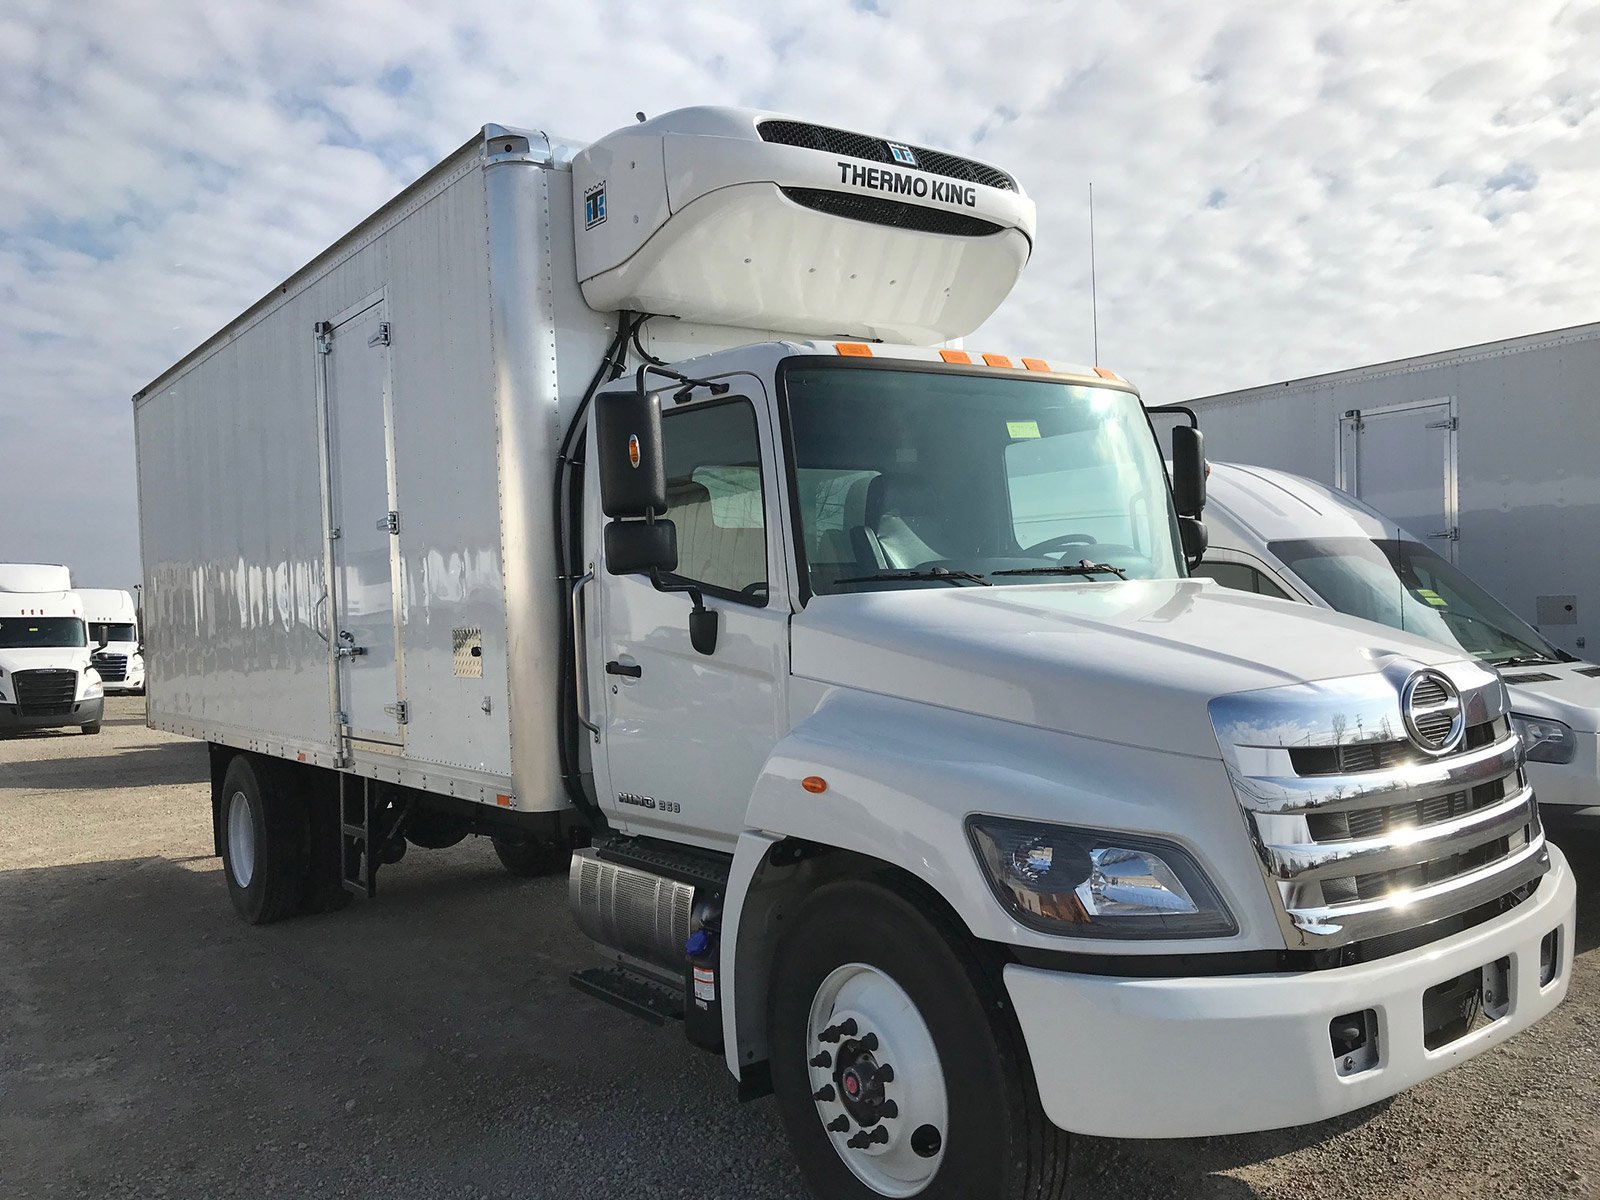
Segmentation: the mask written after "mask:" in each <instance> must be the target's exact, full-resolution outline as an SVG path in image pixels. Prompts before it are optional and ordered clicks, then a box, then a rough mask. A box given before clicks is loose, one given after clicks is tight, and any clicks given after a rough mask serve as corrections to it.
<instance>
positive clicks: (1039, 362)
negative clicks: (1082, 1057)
mask: <svg viewBox="0 0 1600 1200" xmlns="http://www.w3.org/2000/svg"><path fill="white" fill-rule="evenodd" d="M1022 365H1023V366H1025V367H1027V368H1028V370H1030V371H1048V370H1049V369H1050V364H1049V363H1047V362H1045V360H1044V359H1042V358H1025V359H1023V360H1022Z"/></svg>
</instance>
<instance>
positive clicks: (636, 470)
mask: <svg viewBox="0 0 1600 1200" xmlns="http://www.w3.org/2000/svg"><path fill="white" fill-rule="evenodd" d="M594 405H595V407H594V431H595V457H596V459H597V461H598V462H599V464H600V507H601V509H602V511H604V513H605V515H606V516H608V517H626V518H633V519H638V518H641V517H645V518H648V517H654V516H658V515H661V514H664V513H665V512H666V511H667V462H666V455H665V453H664V452H663V450H662V445H661V397H660V396H659V395H658V394H656V393H654V392H645V391H644V390H643V389H642V388H641V389H639V390H638V391H636V392H610V393H606V394H602V395H600V396H597V397H595V402H594Z"/></svg>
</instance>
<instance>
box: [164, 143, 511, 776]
mask: <svg viewBox="0 0 1600 1200" xmlns="http://www.w3.org/2000/svg"><path fill="white" fill-rule="evenodd" d="M477 164H478V156H477V153H476V144H474V146H473V150H472V151H471V152H470V153H469V152H467V151H466V150H464V151H463V152H462V153H460V154H458V155H456V156H453V158H452V159H451V160H447V162H446V163H445V164H443V165H442V166H441V168H440V169H439V170H438V171H437V172H435V175H434V180H433V184H432V186H431V187H427V188H422V189H416V188H414V189H411V191H410V193H409V194H408V196H407V197H404V198H402V199H404V200H406V201H407V202H408V203H407V204H406V205H403V206H401V207H398V208H396V209H394V211H390V210H385V211H384V212H383V213H380V214H379V215H378V217H376V218H374V220H373V221H371V222H369V223H368V225H367V226H364V227H363V228H361V229H358V230H357V231H356V233H354V234H353V235H352V236H351V237H350V238H348V239H346V240H345V241H344V242H342V243H340V245H339V246H337V247H335V249H334V251H332V252H331V253H330V256H327V257H326V260H325V261H321V260H319V262H317V263H314V264H313V265H312V267H311V268H308V270H307V271H305V272H302V273H301V275H300V276H297V277H295V279H293V280H291V282H290V283H289V284H288V285H287V287H286V290H285V291H284V292H283V293H282V298H281V300H280V299H269V301H268V302H266V303H265V304H263V305H258V306H257V308H256V309H255V310H252V312H251V313H249V314H247V316H246V318H244V319H243V320H242V321H241V322H239V323H238V327H237V328H236V329H233V330H232V331H230V332H229V333H228V334H227V335H226V336H224V337H222V338H220V339H218V340H217V341H216V344H215V345H213V346H210V347H207V348H206V349H205V350H204V351H203V352H202V353H200V354H199V355H197V356H193V357H192V359H191V360H190V361H188V362H186V363H185V364H182V365H180V367H179V368H177V369H175V371H174V372H173V373H171V374H169V376H167V377H165V378H163V379H162V380H160V381H158V383H157V384H156V385H154V386H152V387H151V388H150V389H149V390H148V391H147V393H146V394H145V395H144V397H143V398H142V399H141V400H140V401H139V403H138V410H137V421H136V425H137V433H138V441H139V488H140V499H141V511H142V513H143V514H144V522H143V529H142V538H143V554H144V562H145V580H146V584H147V587H146V593H145V607H146V611H147V616H148V623H149V626H150V631H149V640H148V646H149V663H150V683H149V696H150V719H151V721H152V723H154V724H156V725H157V726H159V727H162V728H170V729H175V730H178V731H181V732H186V733H191V734H196V735H198V736H207V735H208V734H211V735H216V734H219V733H220V734H228V733H237V734H238V735H240V736H241V737H247V738H251V739H254V740H256V741H259V740H261V739H262V738H263V736H265V737H266V738H268V739H273V738H277V739H282V740H283V741H284V742H286V743H293V744H298V745H301V746H306V747H315V748H319V749H320V750H321V751H323V752H326V753H327V754H329V755H330V756H331V754H332V752H333V749H334V744H333V719H332V714H331V711H330V706H329V686H328V655H329V651H328V648H327V645H326V644H325V642H324V640H323V638H322V636H320V634H319V631H324V632H325V631H326V629H327V626H328V620H329V618H328V613H327V608H326V605H327V600H326V599H325V597H326V588H325V576H324V565H323V564H324V553H323V552H324V542H323V508H322V506H323V503H324V501H323V494H322V486H321V475H320V464H319V459H320V446H319V427H318V414H317V388H318V374H319V371H320V370H321V363H320V362H319V358H320V356H319V355H318V353H317V351H316V343H315V338H314V334H313V328H314V326H315V324H316V323H317V322H319V321H328V320H332V319H334V318H336V317H337V316H339V315H340V314H341V313H345V312H347V311H349V310H351V309H352V308H355V307H358V306H359V305H360V304H361V303H362V302H364V301H366V300H368V299H370V298H373V297H375V296H378V295H380V294H381V296H382V299H383V301H384V306H385V309H384V317H385V319H386V320H388V321H389V322H390V330H391V332H390V336H391V342H390V347H389V354H390V355H391V363H390V381H391V389H392V411H393V428H392V437H393V446H394V470H395V475H396V490H397V493H398V506H399V512H400V514H401V532H400V534H399V547H400V555H401V563H402V569H401V587H400V589H399V590H400V595H399V596H398V597H397V598H396V602H397V606H398V609H399V613H400V618H399V619H400V624H401V634H400V642H401V655H402V660H403V664H404V676H405V679H404V690H405V692H406V695H405V697H404V699H405V701H406V703H407V705H408V707H409V710H410V711H409V714H408V721H407V724H406V738H405V740H406V745H405V751H404V758H405V759H406V760H408V761H410V762H413V763H418V764H427V763H439V764H446V765H448V766H450V767H455V768H459V769H461V771H464V772H470V773H471V774H472V775H477V776H484V777H486V782H487V784H488V785H489V787H490V791H491V792H492V790H493V787H494V786H499V787H501V788H502V789H504V788H506V787H507V786H508V784H507V782H506V781H507V780H508V779H509V775H510V769H511V766H510V748H509V726H508V722H509V717H510V714H509V711H508V707H507V704H506V671H505V645H506V627H505V597H504V591H503V587H502V578H501V575H502V572H501V562H500V525H499V495H498V483H497V480H498V474H497V466H496V452H497V439H496V421H495V413H494V407H493V365H492V363H493V358H492V346H491V342H490V320H489V286H488V244H487V239H488V231H487V217H486V211H485V198H484V185H483V174H482V171H481V169H479V167H478V165H477ZM373 516H381V514H362V516H361V519H363V520H367V521H369V522H370V520H371V519H372V517H373ZM351 519H352V520H354V519H355V517H354V516H353V515H352V517H351ZM458 629H459V630H474V631H477V632H478V633H479V634H480V636H481V638H482V647H481V655H480V656H475V657H476V669H477V670H480V671H481V676H479V675H475V674H471V673H468V674H467V675H466V676H462V675H461V674H460V673H459V672H458V670H457V663H456V659H455V654H454V650H455V646H454V645H453V634H454V631H455V630H458ZM318 757H320V755H319V756H318ZM453 773H455V774H459V772H453ZM452 790H454V789H452ZM489 798H490V799H491V800H492V795H491V796H490V797H489Z"/></svg>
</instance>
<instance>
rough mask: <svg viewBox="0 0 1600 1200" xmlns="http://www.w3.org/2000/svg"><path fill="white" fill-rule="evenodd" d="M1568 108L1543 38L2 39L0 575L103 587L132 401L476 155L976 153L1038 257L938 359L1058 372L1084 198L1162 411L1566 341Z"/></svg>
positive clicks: (650, 8) (123, 498)
mask: <svg viewBox="0 0 1600 1200" xmlns="http://www.w3.org/2000/svg"><path fill="white" fill-rule="evenodd" d="M874 10H875V11H874ZM980 11H981V17H978V16H975V14H977V13H979V12H980ZM1597 96H1600V11H1597V9H1596V7H1595V6H1594V5H1591V4H1576V3H1570V4H1569V3H1562V2H1561V0H1528V2H1525V3H1522V4H1518V5H1470V6H1466V5H1459V4H1445V3H1436V2H1433V0H1410V2H1408V3H1402V2H1388V0H1353V2H1352V3H1349V4H1343V5H1338V6H1331V7H1330V6H1326V5H1316V4H1311V3H1300V2H1294V0H1282V2H1279V0H1274V2H1272V3H1245V2H1239V3H1232V4H1221V3H1219V4H1209V5H1195V4H1189V3H1180V2H1177V0H1168V2H1165V3H1137V4H1135V3H1125V4H1113V3H1106V2H1088V0H1084V2H1077V3H1024V2H1022V0H990V2H989V3H987V4H985V5H983V6H982V7H981V10H980V9H976V8H974V7H973V6H970V5H954V4H949V3H947V2H942V0H926V2H891V0H879V2H878V3H877V4H876V5H872V4H861V3H857V4H851V3H848V2H846V0H793V2H792V3H787V4H785V5H782V6H763V5H750V4H740V3H735V2H734V0H705V2H702V3H696V4H676V5H673V4H660V3H656V4H646V3H622V2H620V0H608V2H599V3H590V4H554V3H546V4H540V5H519V4H511V3H478V4H463V3H443V2H439V3H431V2H430V3H423V2H411V3H405V4H400V3H395V2H392V0H387V2H384V3H377V2H376V0H367V2H355V3H343V4H328V5H314V4H308V3H304V2H282V0H231V2H230V3H228V4H225V5H218V4H203V3H198V2H196V0H190V2H187V3H180V2H177V0H162V2H159V3H154V2H152V3H139V2H136V0H96V2H93V3H87V2H86V3H79V4H59V3H53V2H51V0H12V2H11V3H10V4H8V5H7V6H6V7H5V9H4V11H3V12H0V130H3V131H4V132H3V134H0V428H3V429H4V430H5V439H4V440H5V445H6V447H7V451H8V453H7V454H6V455H5V456H4V457H5V462H6V464H7V465H6V469H5V470H4V471H3V472H0V511H3V512H5V513H7V514H8V519H7V521H6V523H5V525H4V526H0V530H3V531H4V532H3V533H0V557H22V558H28V557H46V558H60V557H65V558H67V559H68V560H69V561H71V562H72V563H73V564H74V566H75V567H76V568H77V570H78V573H79V576H80V577H81V578H83V579H85V580H86V581H92V582H99V581H106V582H113V583H117V582H121V583H126V582H131V581H132V579H133V578H134V577H135V576H136V574H137V544H136V526H135V519H134V514H133V471H132V462H131V445H132V421H131V414H130V412H129V405H128V402H127V397H128V395H129V394H130V393H131V392H132V391H133V390H134V389H135V388H137V387H138V386H140V385H142V384H143V383H144V382H146V381H147V380H148V379H149V378H150V377H151V376H152V375H154V374H155V373H156V372H157V371H158V370H160V369H161V368H162V367H163V366H164V365H166V364H167V363H168V362H170V361H171V360H173V359H174V358H176V357H177V356H178V355H179V354H181V353H183V352H184V351H186V350H187V349H188V348H190V347H191V346H192V345H194V344H195V343H197V342H198V341H199V340H201V339H202V338H203V337H205V336H206V335H207V334H208V333H209V332H211V330H213V329H214V328H216V327H217V326H218V325H220V324H221V323H222V322H224V321H225V320H227V319H228V318H229V317H231V316H232V315H233V314H234V313H235V312H237V311H239V310H240V309H242V308H243V307H244V306H245V305H247V304H249V303H251V302H252V301H253V300H255V299H256V298H257V297H258V296H260V295H261V294H262V293H264V292H265V291H266V290H267V288H269V287H270V286H272V285H273V284H274V283H276V282H277V281H278V280H279V279H281V278H282V277H284V276H285V275H287V274H288V273H289V272H290V271H292V270H293V269H294V268H295V267H297V266H299V265H300V264H301V263H302V262H303V261H305V260H306V259H307V258H309V257H310V256H311V255H312V254H314V253H315V252H316V251H317V250H318V249H320V248H321V247H322V246H323V245H325V244H326V243H327V242H328V241H330V240H331V239H332V238H334V237H336V236H337V235H338V234H339V233H341V232H342V231H343V230H345V229H346V228H348V227H349V226H350V225H351V224H353V223H354V222H355V221H356V220H358V219H359V218H360V217H361V216H363V215H364V214H365V213H366V212H368V211H370V210H371V209H373V208H374V207H376V206H377V205H378V204H379V203H380V202H381V201H382V200H383V199H384V198H385V197H386V196H388V195H389V194H392V193H393V192H394V191H395V190H397V189H398V188H399V187H401V186H403V185H404V184H405V183H406V182H407V181H408V180H409V179H410V178H412V177H414V176H415V175H416V174H418V173H420V172H421V171H422V170H423V169H424V168H425V167H426V166H427V165H429V163H430V162H431V161H433V160H434V159H436V158H437V157H439V156H441V155H442V154H444V153H445V152H447V151H448V150H449V149H451V148H452V147H454V146H455V145H457V144H459V143H460V142H461V141H462V140H463V139H464V138H465V137H467V136H468V135H469V134H470V133H471V132H472V130H474V129H475V128H477V127H478V126H480V125H482V124H483V123H484V122H486V121H503V122H507V123H511V124H524V125H535V126H541V127H546V128H550V129H553V130H556V131H559V132H563V133H567V134H569V135H570V136H574V137H582V138H589V137H595V136H598V135H599V134H601V133H604V132H605V131H606V130H608V129H610V128H614V127H616V126H618V125H621V124H626V123H627V122H628V121H630V120H631V118H632V114H633V112H634V110H636V109H643V110H645V111H647V112H650V113H657V112H661V111H663V110H665V109H668V108H672V107H677V106H680V105H684V104H694V103H708V102H710V103H733V104H751V105H756V106H761V107H768V108H775V109H780V110H787V111H791V112H794V113H796V114H797V115H801V116H805V117H808V118H811V119H815V120H820V121H825V122H830V123H835V124H840V125H845V126H847V127H854V128H860V129H865V130H871V131H881V132H884V133H887V134H892V135H894V136H898V137H904V138H906V139H908V140H912V141H918V142H922V143H924V144H933V145H945V146H949V147H951V148H953V149H957V150H963V149H964V150H970V151H973V152H975V153H978V154H980V155H981V156H983V157H985V158H989V159H992V160H993V161H996V162H998V163H1001V164H1002V165H1004V166H1006V167H1008V168H1009V169H1012V170H1014V171H1015V172H1016V173H1017V174H1018V176H1019V177H1020V178H1021V179H1022V181H1023V183H1024V185H1025V186H1026V187H1027V188H1028V189H1029V191H1030V192H1031V193H1032V194H1033V195H1034V196H1035V197H1036V199H1037V200H1038V201H1039V205H1040V222H1039V224H1040V237H1039V243H1038V246H1037V249H1036V253H1035V256H1034V261H1033V263H1032V264H1031V265H1030V268H1029V271H1028V273H1027V275H1026V276H1025V278H1024V281H1023V283H1022V285H1021V286H1020V287H1019V289H1018V291H1017V293H1016V294H1015V295H1014V296H1013V297H1012V299H1011V300H1010V301H1008V303H1007V304H1006V305H1005V307H1004V308H1002V310H1001V311H1000V312H999V313H998V314H997V315H996V316H995V318H994V319H993V320H992V321H991V322H990V323H989V324H988V326H986V328H985V329H984V330H982V331H980V333H979V334H978V335H976V336H975V337H974V338H973V339H972V342H973V344H974V345H975V346H978V347H980V348H981V347H983V346H993V347H995V348H1001V349H1012V350H1020V351H1026V352H1036V353H1044V354H1053V355H1056V356H1059V357H1075V358H1079V359H1085V358H1087V357H1088V356H1089V354H1090V344H1089V341H1090V339H1089V325H1090V322H1089V305H1088V252H1087V251H1088V246H1087V219H1086V218H1087V213H1086V206H1085V199H1086V194H1085V193H1086V185H1087V183H1088V181H1089V180H1091V179H1092V180H1093V181H1094V183H1095V196H1096V222H1097V232H1098V236H1099V282H1100V329H1101V358H1102V360H1103V361H1105V362H1107V363H1110V364H1111V365H1113V366H1115V367H1117V368H1118V369H1119V370H1123V371H1124V372H1126V373H1128V374H1130V375H1132V376H1134V377H1135V378H1136V379H1138V380H1139V381H1140V382H1141V383H1142V384H1143V385H1144V386H1145V390H1146V392H1147V394H1149V395H1151V396H1152V397H1153V398H1156V399H1160V400H1175V399H1179V398H1182V397H1185V396H1189V395H1195V394H1199V393H1203V392H1208V391H1214V390H1218V389H1222V388H1228V387H1234V386H1243V385H1247V384H1252V383H1259V382H1265V381H1267V380H1269V379H1275V378H1284V377H1287V376H1292V375H1297V374H1304V373H1308V372H1312V371H1318V370H1327V369H1334V368H1338V367H1344V366H1352V365H1357V364H1359V363H1363V362H1370V361H1375V360H1378V359H1382V358H1385V357H1391V356H1397V355H1403V354H1410V353H1419V352H1423V351H1427V350H1435V349H1442V348H1445V347H1448V346H1452V345H1460V344H1465V343H1469V342H1472V341H1478V340H1484V339H1490V338H1495V337H1502V336H1508V335H1511V334H1516V333H1523V332H1531V331H1534V330H1539V329H1546V328H1553V327H1557V326H1560V325H1564V324H1574V323H1579V322H1583V321H1588V320H1592V319H1596V318H1597V317H1600V313H1597V312H1596V311H1595V308H1594V307H1593V304H1592V301H1591V299H1590V298H1591V297H1592V296H1594V295H1595V294H1597V291H1600V288H1597V284H1600V254H1597V253H1596V249H1597V245H1596V242H1597V239H1600V235H1597V233H1596V231H1595V223H1594V218H1593V217H1592V215H1591V214H1592V210H1593V201H1592V197H1593V196H1594V195H1595V194H1596V192H1597V190H1600V188H1597V185H1600V153H1597V151H1600V145H1597V130H1600V116H1597V115H1595V113H1594V108H1595V103H1596V100H1595V98H1596V97H1597ZM19 515H20V519H19Z"/></svg>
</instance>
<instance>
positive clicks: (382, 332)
mask: <svg viewBox="0 0 1600 1200" xmlns="http://www.w3.org/2000/svg"><path fill="white" fill-rule="evenodd" d="M388 344H389V322H387V321H379V322H378V332H377V333H375V334H373V335H372V336H371V337H369V338H368V339H367V345H369V346H387V345H388Z"/></svg>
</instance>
